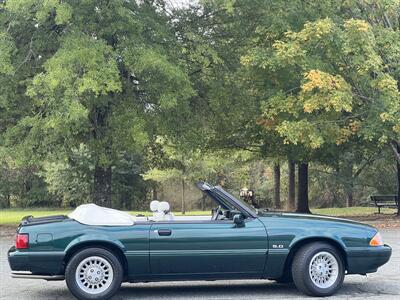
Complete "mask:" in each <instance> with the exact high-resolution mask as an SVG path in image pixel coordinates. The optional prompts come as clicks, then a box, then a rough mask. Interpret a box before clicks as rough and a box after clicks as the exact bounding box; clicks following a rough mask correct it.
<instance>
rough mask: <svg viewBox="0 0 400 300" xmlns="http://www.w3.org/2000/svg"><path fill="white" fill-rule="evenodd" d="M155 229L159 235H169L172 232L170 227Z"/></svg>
mask: <svg viewBox="0 0 400 300" xmlns="http://www.w3.org/2000/svg"><path fill="white" fill-rule="evenodd" d="M156 231H157V233H158V235H161V236H169V235H171V233H172V231H171V229H158V230H156Z"/></svg>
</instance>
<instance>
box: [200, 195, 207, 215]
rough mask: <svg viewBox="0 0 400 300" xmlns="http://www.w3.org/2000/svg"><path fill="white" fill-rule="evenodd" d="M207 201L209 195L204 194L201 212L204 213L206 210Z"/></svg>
mask: <svg viewBox="0 0 400 300" xmlns="http://www.w3.org/2000/svg"><path fill="white" fill-rule="evenodd" d="M206 199H207V195H206V194H204V193H203V195H202V197H201V210H202V211H205V210H206Z"/></svg>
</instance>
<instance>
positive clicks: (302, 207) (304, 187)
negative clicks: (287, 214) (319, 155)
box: [296, 163, 311, 214]
mask: <svg viewBox="0 0 400 300" xmlns="http://www.w3.org/2000/svg"><path fill="white" fill-rule="evenodd" d="M298 178H299V183H298V191H297V195H298V199H297V203H296V212H301V213H307V214H310V213H311V211H310V208H309V207H308V163H300V164H299V166H298Z"/></svg>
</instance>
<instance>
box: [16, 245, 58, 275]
mask: <svg viewBox="0 0 400 300" xmlns="http://www.w3.org/2000/svg"><path fill="white" fill-rule="evenodd" d="M8 263H9V265H10V268H11V275H12V276H13V277H18V278H27V276H30V278H35V276H38V275H43V276H46V278H41V279H47V280H52V279H51V278H50V277H49V276H55V275H63V273H64V272H63V271H64V252H60V251H27V250H24V251H19V250H17V249H16V248H15V247H14V246H13V247H11V248H10V249H9V250H8ZM43 276H42V277H43ZM54 278H57V279H53V280H59V279H60V277H57V276H56V277H54Z"/></svg>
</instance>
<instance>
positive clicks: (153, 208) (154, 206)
mask: <svg viewBox="0 0 400 300" xmlns="http://www.w3.org/2000/svg"><path fill="white" fill-rule="evenodd" d="M159 204H160V201H158V200H153V201H151V202H150V211H151V212H153V218H155V217H156V214H157V211H158V205H159Z"/></svg>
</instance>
